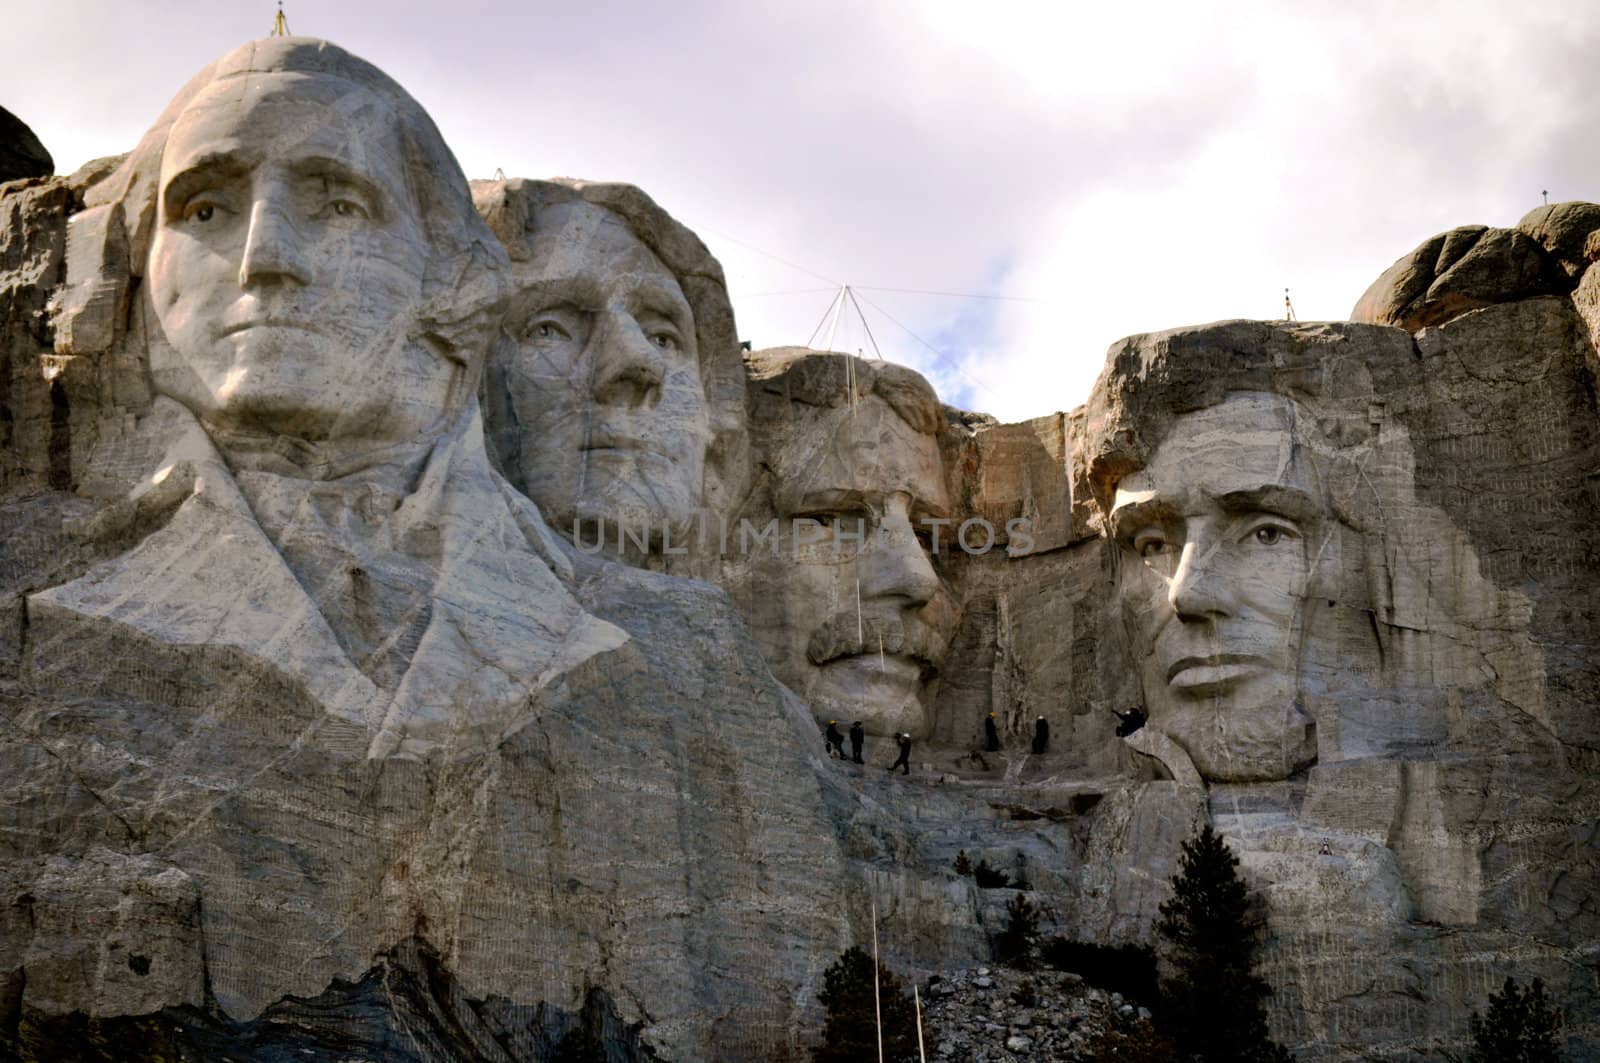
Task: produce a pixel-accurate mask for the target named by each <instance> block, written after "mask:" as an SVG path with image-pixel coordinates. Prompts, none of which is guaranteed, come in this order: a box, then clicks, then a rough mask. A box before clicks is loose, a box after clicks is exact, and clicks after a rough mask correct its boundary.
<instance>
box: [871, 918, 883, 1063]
mask: <svg viewBox="0 0 1600 1063" xmlns="http://www.w3.org/2000/svg"><path fill="white" fill-rule="evenodd" d="M872 1014H873V1017H874V1018H876V1019H877V1022H878V1063H883V1005H882V1004H881V1003H879V1000H878V902H877V900H876V899H874V900H873V902H872Z"/></svg>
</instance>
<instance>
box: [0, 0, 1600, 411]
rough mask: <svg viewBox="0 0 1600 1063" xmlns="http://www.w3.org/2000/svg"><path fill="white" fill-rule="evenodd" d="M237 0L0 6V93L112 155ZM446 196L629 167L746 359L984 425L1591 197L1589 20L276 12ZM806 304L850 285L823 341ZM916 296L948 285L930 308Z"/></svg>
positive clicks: (1060, 400)
mask: <svg viewBox="0 0 1600 1063" xmlns="http://www.w3.org/2000/svg"><path fill="white" fill-rule="evenodd" d="M273 12H274V4H273V3H270V2H267V0H252V2H249V3H244V2H236V0H171V2H162V3H154V2H140V0H115V2H110V0H106V2H101V0H92V2H91V0H83V2H73V0H66V2H64V3H63V2H59V0H58V2H56V3H53V4H49V5H46V4H42V3H30V4H16V5H10V7H9V9H8V10H7V12H6V15H5V23H6V30H7V36H8V38H9V47H8V49H7V51H8V60H7V62H6V63H5V64H3V65H0V106H4V107H6V108H8V109H10V110H12V111H13V112H14V113H16V114H17V115H18V116H19V117H20V118H22V119H23V120H24V121H25V122H27V123H28V124H29V125H31V126H32V127H33V129H34V131H35V132H36V133H38V135H39V137H40V139H41V140H42V141H43V142H44V144H45V146H46V147H47V148H49V149H50V151H51V152H52V154H53V155H54V156H55V160H56V165H57V169H58V170H59V171H62V172H70V171H71V170H72V169H75V168H76V167H77V166H78V165H79V164H81V163H83V162H84V161H86V160H88V159H90V158H93V157H95V156H100V155H109V154H115V153H117V152H121V151H125V150H127V149H128V148H129V147H131V146H132V145H133V144H134V143H135V142H136V141H137V139H138V137H139V136H140V134H141V133H142V132H143V130H144V129H145V127H146V126H148V125H149V124H150V122H151V121H152V120H153V119H154V118H155V116H156V115H157V114H158V113H159V112H160V110H161V108H162V107H163V106H164V105H165V103H166V101H167V100H168V99H169V98H170V97H171V96H172V95H173V93H174V92H176V91H177V89H178V88H179V87H180V86H181V85H182V84H183V82H184V81H186V80H187V79H188V77H189V76H190V75H191V74H193V73H194V72H195V71H196V70H197V69H199V68H200V67H201V66H202V65H204V64H205V63H206V62H208V61H210V60H211V59H213V58H215V57H216V56H217V55H219V54H221V53H222V52H224V51H226V50H228V49H229V48H231V47H233V46H235V45H237V44H240V43H243V42H244V41H246V40H248V39H250V38H252V37H256V36H263V35H265V33H266V31H267V30H268V29H269V28H270V25H271V21H272V16H273ZM286 12H287V14H288V16H289V21H290V28H291V29H292V30H293V31H294V32H296V33H298V34H303V35H309V36H319V37H326V38H328V39H330V40H334V41H337V42H338V43H340V44H342V45H344V46H345V47H346V48H349V49H350V50H351V51H354V52H356V53H357V54H359V55H361V56H364V57H365V58H367V59H370V60H372V61H373V62H375V63H376V64H378V65H379V66H381V67H383V68H384V69H385V70H387V71H388V72H389V73H390V74H391V75H393V76H394V77H395V79H396V80H398V81H399V82H400V83H401V84H403V85H405V86H406V87H407V88H408V89H410V90H411V92H412V93H413V94H414V95H415V96H416V97H417V98H418V99H419V100H420V101H421V102H422V104H423V105H424V106H425V107H426V108H427V109H428V110H429V111H430V112H431V113H432V115H433V117H434V119H435V121H437V122H438V124H439V127H440V128H441V129H442V130H443V131H444V134H445V137H446V138H447V139H448V140H449V141H450V143H451V144H452V145H453V147H454V148H455V151H456V154H457V156H458V157H459V158H460V160H461V163H462V166H463V167H464V169H465V170H466V171H467V174H468V175H469V176H473V177H488V176H491V175H492V174H493V173H494V171H495V170H496V169H497V168H498V169H502V170H504V171H505V172H506V173H507V174H508V175H511V176H529V177H543V176H553V175H567V176H575V177H587V178H594V179H605V180H624V181H632V182H634V183H636V184H638V185H640V186H642V187H643V188H644V189H646V190H647V191H648V192H650V193H651V194H652V195H653V196H654V197H655V198H656V199H657V200H658V201H659V202H660V203H661V204H662V205H663V206H665V207H666V208H667V209H668V210H670V211H672V212H673V213H674V214H675V215H676V216H677V217H678V218H679V219H680V220H682V221H684V222H685V223H687V224H688V225H690V226H691V227H692V228H694V229H695V230H696V231H698V232H699V233H700V235H701V236H702V237H703V238H704V239H705V240H706V242H707V243H708V244H709V245H710V246H711V248H712V250H713V251H714V252H715V253H716V254H717V256H718V257H719V258H720V259H721V260H722V263H723V266H724V267H725V268H726V270H727V273H728V279H729V284H730V288H731V290H732V293H733V298H734V306H735V309H736V310H737V312H738V316H739V322H740V331H741V334H742V335H743V336H744V337H745V338H746V339H749V340H751V341H753V342H754V343H755V344H756V346H758V347H763V346H774V345H779V344H798V343H805V342H807V340H808V339H810V338H811V337H812V335H813V333H814V332H816V331H818V326H819V325H821V335H818V336H817V338H816V339H815V341H814V345H815V346H822V345H823V344H824V342H825V340H826V339H827V336H828V334H829V332H830V328H832V329H833V339H834V342H833V346H834V347H835V348H836V349H842V350H857V349H859V350H862V351H863V352H864V353H867V354H869V355H870V354H872V353H873V352H874V346H873V343H874V341H876V346H877V349H878V350H881V353H882V355H883V356H884V357H886V358H890V359H893V360H895V361H899V362H903V363H905V364H908V365H911V366H913V367H915V368H917V369H920V370H921V371H923V372H924V373H926V374H927V375H928V376H929V377H930V379H932V380H933V381H934V383H935V385H936V386H937V387H938V388H939V390H940V393H941V395H942V396H943V397H944V398H945V399H946V401H949V402H952V403H955V404H957V405H962V406H966V407H968V408H973V409H981V410H986V411H988V412H990V413H994V414H996V415H998V416H1000V417H1001V418H1003V419H1006V420H1015V419H1020V418H1023V417H1032V416H1038V415H1041V414H1045V413H1048V412H1051V411H1053V410H1057V409H1068V408H1071V407H1073V406H1075V405H1077V404H1078V403H1080V402H1081V401H1082V400H1083V399H1084V397H1085V396H1086V394H1087V392H1088V388H1089V386H1090V384H1091V382H1092V381H1093V379H1094V377H1095V375H1096V373H1098V371H1099V368H1100V365H1101V363H1102V360H1103V358H1104V354H1105V350H1106V348H1107V346H1108V345H1109V344H1110V343H1111V342H1112V341H1114V340H1115V339H1117V338H1118V337H1120V336H1124V335H1127V334H1129V333H1133V332H1143V331H1151V330H1155V329H1161V328H1169V327H1172V326H1176V325H1183V324H1193V323H1197V322H1203V321H1210V320H1216V319H1221V318H1229V317H1257V318H1272V317H1281V316H1282V313H1283V289H1284V288H1285V287H1288V288H1290V289H1291V290H1292V294H1293V298H1294V304H1295V309H1296V311H1297V312H1298V315H1299V317H1300V318H1301V319H1302V320H1311V319H1317V318H1342V317H1344V316H1345V315H1346V314H1347V313H1348V312H1349V310H1350V307H1351V306H1352V305H1353V304H1354V302H1355V300H1356V298H1357V297H1358V296H1359V295H1360V294H1361V292H1362V291H1363V290H1364V289H1365V287H1366V286H1367V284H1368V283H1370V282H1371V280H1372V279H1373V278H1375V277H1376V276H1377V275H1378V274H1379V273H1380V272H1382V270H1383V269H1384V268H1385V267H1387V266H1388V265H1389V264H1390V263H1391V262H1392V261H1393V260H1394V259H1395V258H1397V257H1399V256H1400V255H1401V254H1403V253H1404V252H1406V251H1408V250H1410V249H1411V248H1412V247H1413V246H1415V245H1416V244H1417V243H1419V242H1420V241H1421V240H1422V239H1423V238H1425V237H1427V236H1429V235H1431V234H1433V233H1435V232H1439V231H1441V230H1444V229H1447V228H1451V227H1453V226H1456V225H1463V224H1469V223H1482V224H1490V225H1511V224H1514V223H1515V222H1516V220H1517V219H1518V218H1519V217H1521V215H1522V214H1523V213H1524V212H1526V211H1527V210H1528V209H1530V208H1531V207H1533V206H1536V205H1537V204H1538V203H1539V202H1540V193H1541V191H1542V190H1545V189H1548V190H1549V193H1550V199H1551V202H1555V201H1557V200H1562V199H1589V200H1600V136H1597V135H1596V130H1597V128H1600V62H1597V61H1596V56H1600V5H1597V4H1595V3H1592V2H1589V0H1566V2H1561V0H1542V2H1541V0H1521V2H1503V3H1502V2H1494V3H1470V2H1454V3H1428V2H1419V0H1411V2H1409V3H1405V4H1399V3H1383V4H1379V3H1361V2H1342V3H1318V2H1309V0H1307V2H1297V3H1292V4H1291V3H1288V2H1283V3H1276V4H1255V3H1249V2H1243V0H1241V2H1234V3H1227V4H1211V3H1205V2H1198V0H1188V2H1184V3H1173V4H1162V3H1149V2H1146V3H1140V4H1117V5H1112V4H1093V5H1091V4H1078V3H1068V2H1062V0H1055V2H1049V3H1008V2H1006V0H990V2H989V3H987V4H982V5H978V4H973V3H971V2H969V0H962V2H958V0H920V2H915V3H911V2H907V3H899V2H890V0H855V2H853V3H836V2H833V0H806V2H789V3H777V2H771V0H769V2H766V3H760V2H758V3H751V2H749V0H744V2H735V0H727V2H712V0H677V2H675V3H670V4H669V3H661V2H654V3H644V2H637V3H622V2H606V0H590V2H586V3H570V4H563V5H557V4H551V3H526V2H522V0H518V2H496V3H490V2H486V0H454V2H452V3H448V4H441V3H429V4H425V3H419V2H412V0H383V2H379V0H315V2H312V0H287V3H286ZM840 284H850V285H852V286H854V287H855V288H856V289H857V290H858V293H859V294H858V299H859V303H860V306H861V308H862V310H863V311H864V313H865V320H866V324H867V326H868V328H869V329H870V336H869V335H868V332H867V330H866V329H863V327H862V325H861V323H860V320H859V319H858V317H857V316H856V313H855V308H854V306H852V307H850V308H849V310H848V312H847V313H846V314H844V315H841V316H840V320H839V323H838V324H837V326H836V327H833V326H830V324H829V323H827V322H826V321H825V320H824V319H825V317H826V312H827V310H828V307H829V304H830V301H831V300H832V298H833V295H834V293H835V291H836V290H837V288H838V286H839V285H840ZM919 292H940V293H964V294H966V295H968V296H988V297H989V298H958V297H954V296H951V295H933V294H917V293H919Z"/></svg>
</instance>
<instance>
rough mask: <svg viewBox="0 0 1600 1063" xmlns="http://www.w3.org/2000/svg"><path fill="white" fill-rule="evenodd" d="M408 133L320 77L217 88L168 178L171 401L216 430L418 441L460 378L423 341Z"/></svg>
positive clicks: (170, 160) (161, 285) (163, 313)
mask: <svg viewBox="0 0 1600 1063" xmlns="http://www.w3.org/2000/svg"><path fill="white" fill-rule="evenodd" d="M406 176H407V171H406V165H405V160H404V156H403V148H402V143H401V137H400V133H399V128H398V120H397V118H396V116H395V114H394V112H393V110H392V108H391V107H390V106H389V105H387V104H386V103H385V102H383V101H382V100H380V99H379V98H378V97H377V96H376V95H374V94H373V93H371V92H370V91H368V90H367V89H365V88H362V87H360V86H357V85H355V84H352V83H350V82H347V81H344V80H342V79H339V78H334V77H328V76H320V75H310V76H308V75H301V74H282V73H280V74H264V75H256V76H253V77H250V78H248V79H245V78H234V79H227V80H224V81H219V82H216V83H213V84H212V85H210V86H208V87H206V88H205V89H203V90H202V91H201V92H200V93H199V94H197V95H196V96H195V98H194V100H193V101H192V102H191V103H190V104H189V105H188V107H187V108H186V109H185V110H184V111H183V113H182V114H181V116H180V117H179V118H178V120H177V122H176V123H175V124H174V126H173V128H172V131H171V134H170V136H169V138H168V140H167V144H166V150H165V152H164V154H163V156H162V161H161V181H160V191H159V202H158V204H157V210H158V219H157V225H156V228H155V233H154V237H153V240H152V244H151V248H150V258H149V264H148V278H149V285H150V296H151V300H152V303H153V305H154V309H155V313H156V317H157V319H158V320H159V322H160V324H161V328H162V331H163V332H164V333H165V335H166V339H167V341H168V343H169V344H170V350H166V349H162V348H160V347H159V346H158V347H157V349H156V351H155V352H153V354H152V365H151V371H152V376H153V378H154V381H155V385H156V388H157V390H158V391H160V392H162V393H163V394H167V395H170V396H172V397H174V398H176V399H178V400H179V401H180V402H182V403H184V404H185V405H186V406H188V407H189V408H190V409H191V410H193V411H194V412H195V413H196V414H197V415H198V416H199V417H200V418H201V420H202V421H204V422H206V423H207V424H208V425H210V426H213V427H221V428H234V429H244V430H252V431H264V432H270V433H277V434H287V435H293V436H297V437H300V438H304V439H310V440H323V439H350V438H356V439H371V440H374V441H380V442H382V441H391V440H406V439H410V438H413V437H415V436H417V435H418V434H419V433H420V432H422V431H424V430H425V429H427V428H428V427H429V426H430V425H432V424H433V423H435V422H436V421H437V420H438V419H439V418H440V417H441V415H442V414H443V412H444V411H445V409H446V407H447V402H448V400H449V397H450V396H451V391H452V388H458V387H460V386H461V384H462V381H461V379H460V377H461V376H462V374H463V372H464V369H463V367H462V366H461V364H460V363H459V362H457V361H455V360H453V359H452V358H451V357H449V356H447V355H446V353H445V352H444V350H443V349H442V347H441V346H439V345H430V344H428V343H426V342H424V341H423V340H422V339H421V337H419V336H417V335H414V333H416V332H417V328H416V325H417V314H418V310H419V307H420V304H421V299H422V281H423V276H424V274H425V271H426V267H427V263H428V261H429V258H430V256H431V255H432V249H431V248H430V246H429V244H428V241H427V239H426V236H425V233H424V231H423V228H422V225H421V222H420V220H419V217H418V207H417V204H416V201H415V199H414V197H413V195H412V192H411V191H410V189H409V187H408V184H407V180H406Z"/></svg>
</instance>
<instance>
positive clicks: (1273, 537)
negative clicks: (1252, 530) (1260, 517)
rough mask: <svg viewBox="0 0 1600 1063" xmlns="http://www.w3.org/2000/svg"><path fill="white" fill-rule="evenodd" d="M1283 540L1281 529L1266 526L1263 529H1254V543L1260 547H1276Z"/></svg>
mask: <svg viewBox="0 0 1600 1063" xmlns="http://www.w3.org/2000/svg"><path fill="white" fill-rule="evenodd" d="M1282 538H1283V529H1282V528H1274V527H1273V526H1272V525H1270V524H1269V525H1267V526H1266V527H1265V528H1257V529H1256V542H1258V543H1260V544H1261V545H1262V546H1276V545H1277V544H1278V541H1279V540H1281V539H1282Z"/></svg>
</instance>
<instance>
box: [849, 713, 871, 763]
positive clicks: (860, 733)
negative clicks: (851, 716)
mask: <svg viewBox="0 0 1600 1063" xmlns="http://www.w3.org/2000/svg"><path fill="white" fill-rule="evenodd" d="M866 740H867V730H866V728H864V727H862V726H861V721H860V720H857V721H856V722H855V723H853V724H851V725H850V759H851V760H853V761H855V762H856V763H857V764H864V763H866V762H865V761H863V760H862V759H861V744H862V743H863V742H865V741H866Z"/></svg>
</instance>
